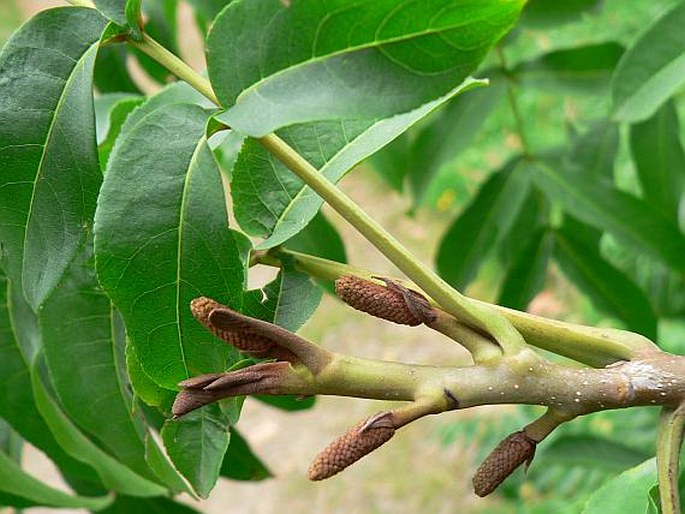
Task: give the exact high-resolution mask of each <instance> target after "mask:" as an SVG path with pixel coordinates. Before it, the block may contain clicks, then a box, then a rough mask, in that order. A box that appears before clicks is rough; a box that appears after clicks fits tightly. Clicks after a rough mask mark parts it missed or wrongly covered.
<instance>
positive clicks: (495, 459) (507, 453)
mask: <svg viewBox="0 0 685 514" xmlns="http://www.w3.org/2000/svg"><path fill="white" fill-rule="evenodd" d="M536 444H537V443H536V442H535V441H534V440H532V439H531V438H530V437H528V436H527V435H526V434H525V433H524V432H523V431H520V432H514V433H513V434H511V435H509V436H508V437H507V438H506V439H504V440H503V441H502V442H501V443H499V444H498V445H497V448H495V449H494V450H493V451H492V453H490V455H488V456H487V458H486V459H485V460H484V461H483V463H482V464H481V465H480V467H479V468H478V469H477V470H476V474H475V475H474V476H473V490H474V491H475V493H476V494H477V495H478V496H481V497H483V496H487V495H488V494H490V493H491V492H493V491H494V490H495V489H497V486H499V485H500V484H501V483H502V482H504V480H505V479H506V478H507V477H508V476H509V475H511V474H512V473H513V472H514V470H515V469H516V468H518V467H519V466H520V465H521V464H523V463H524V462H528V464H530V462H531V461H532V460H533V457H534V456H535V446H536Z"/></svg>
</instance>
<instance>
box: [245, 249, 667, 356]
mask: <svg viewBox="0 0 685 514" xmlns="http://www.w3.org/2000/svg"><path fill="white" fill-rule="evenodd" d="M279 254H284V255H288V256H289V257H292V258H293V259H294V261H295V265H296V266H297V267H298V268H299V269H300V270H302V271H304V272H305V273H307V274H310V275H312V276H315V277H318V278H323V279H326V280H336V279H338V278H340V277H341V276H343V275H354V276H358V277H361V278H365V279H370V278H371V277H373V276H375V275H377V273H375V274H374V273H373V272H371V271H368V270H364V269H360V268H356V267H353V266H348V265H347V264H341V263H339V262H334V261H329V260H327V259H322V258H321V257H314V256H311V255H307V254H304V253H300V252H294V251H292V250H286V249H278V250H275V251H274V250H272V251H271V252H268V253H257V254H255V255H254V259H255V263H256V262H259V263H261V264H266V265H268V266H276V267H280V266H281V262H280V261H279V259H278V255H279ZM406 285H407V287H410V288H411V287H412V284H406ZM471 301H473V302H476V303H479V304H482V305H483V306H485V307H488V308H491V309H497V310H498V311H499V312H500V313H501V314H502V315H503V316H505V317H506V318H507V319H508V320H509V322H510V323H512V325H513V326H514V327H515V328H516V330H517V331H518V332H519V333H521V334H522V335H523V337H524V338H525V340H526V342H527V343H528V344H530V345H532V346H535V347H537V348H542V349H543V350H547V351H550V352H553V353H556V354H558V355H563V356H564V357H568V358H570V359H573V360H576V361H578V362H582V363H585V364H589V365H590V366H595V367H603V366H606V365H608V364H612V363H614V362H617V361H620V360H631V359H634V358H637V357H641V356H646V355H649V354H653V353H655V352H658V351H659V348H658V347H657V346H656V345H655V344H654V343H653V342H651V341H650V340H649V339H647V338H646V337H644V336H641V335H640V334H636V333H633V332H628V331H625V330H617V329H612V328H596V327H588V326H584V325H576V324H574V323H566V322H563V321H557V320H551V319H548V318H543V317H541V316H535V315H533V314H529V313H527V312H521V311H516V310H513V309H507V308H506V307H500V306H498V305H491V304H487V303H485V302H480V301H479V300H471Z"/></svg>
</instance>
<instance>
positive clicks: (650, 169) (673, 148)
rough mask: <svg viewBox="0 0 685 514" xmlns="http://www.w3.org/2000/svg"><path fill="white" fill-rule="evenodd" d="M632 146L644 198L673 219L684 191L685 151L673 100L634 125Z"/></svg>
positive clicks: (675, 218)
mask: <svg viewBox="0 0 685 514" xmlns="http://www.w3.org/2000/svg"><path fill="white" fill-rule="evenodd" d="M630 150H631V153H632V155H633V161H634V162H635V167H636V168H637V174H638V177H639V178H640V185H641V186H642V191H643V193H644V198H645V200H647V201H648V202H649V203H650V204H651V205H652V206H653V207H655V208H657V209H659V210H660V211H661V212H663V213H664V214H665V215H666V216H667V217H668V218H670V219H671V220H673V221H677V220H678V211H679V207H680V204H681V202H682V200H683V193H684V192H685V189H684V187H685V151H683V146H682V143H681V141H680V123H679V120H678V113H677V111H676V109H675V106H674V104H673V102H667V103H665V104H664V105H663V106H662V107H661V108H660V109H659V110H658V111H657V112H656V113H655V114H654V116H652V117H651V118H649V119H648V120H645V121H643V122H642V123H638V124H636V125H631V127H630Z"/></svg>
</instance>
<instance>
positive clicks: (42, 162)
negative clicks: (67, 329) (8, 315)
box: [21, 41, 99, 295]
mask: <svg viewBox="0 0 685 514" xmlns="http://www.w3.org/2000/svg"><path fill="white" fill-rule="evenodd" d="M98 46H99V41H95V42H94V43H92V44H91V45H90V46H89V47H88V49H87V50H86V51H85V52H83V54H82V55H81V57H80V58H79V59H78V60H77V61H74V62H75V64H74V67H73V68H72V70H71V72H70V73H69V77H68V78H67V80H66V81H65V82H64V87H63V88H62V92H61V93H60V96H59V99H58V101H57V105H56V106H55V110H54V111H53V115H52V119H51V120H50V125H49V126H48V131H47V134H46V136H45V143H44V144H43V151H42V152H41V156H40V160H39V161H38V166H37V168H36V176H35V178H34V179H33V187H32V188H31V200H30V202H29V208H28V211H27V213H26V222H25V225H24V237H23V238H22V259H21V279H22V280H21V281H22V282H23V278H24V273H25V270H26V260H27V259H26V257H27V255H26V241H27V239H28V232H29V226H30V225H31V223H30V221H31V219H32V217H33V213H34V211H33V209H34V202H35V198H36V190H37V189H38V180H39V179H40V177H41V176H43V172H44V166H45V160H46V155H47V149H48V147H49V146H50V143H51V140H52V137H53V131H54V129H55V125H56V120H57V119H58V118H59V115H60V113H61V110H62V108H63V107H64V102H65V98H66V97H67V91H68V90H69V88H70V86H71V85H72V84H73V81H74V80H75V77H76V75H77V70H79V69H80V68H81V67H82V66H83V65H84V62H85V60H86V59H87V58H88V57H90V53H91V52H92V51H93V49H97V48H98ZM23 289H24V288H23V284H22V290H23ZM22 294H24V295H25V292H24V291H22Z"/></svg>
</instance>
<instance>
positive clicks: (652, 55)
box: [611, 2, 685, 122]
mask: <svg viewBox="0 0 685 514" xmlns="http://www.w3.org/2000/svg"><path fill="white" fill-rule="evenodd" d="M683 26H685V3H682V2H679V3H677V4H676V6H675V7H674V8H673V9H672V10H671V11H669V12H668V13H666V14H665V15H664V16H663V17H661V18H660V19H658V20H657V21H656V22H655V23H653V24H652V25H651V26H649V27H648V28H647V29H646V30H645V31H644V32H643V33H642V34H640V35H639V36H638V38H637V40H636V41H635V43H634V44H633V46H632V47H631V48H629V49H628V51H627V52H626V53H625V54H624V55H623V58H622V59H621V62H620V63H619V64H618V67H617V68H616V72H615V73H614V77H613V80H612V84H611V96H612V100H613V110H614V117H615V118H616V119H618V120H620V121H629V122H636V121H642V120H645V119H647V118H649V117H650V116H652V115H653V114H654V112H655V111H656V110H657V109H658V108H659V106H660V105H661V104H663V103H664V102H665V101H666V100H667V99H668V98H669V97H670V96H671V95H672V94H673V93H674V92H675V91H676V90H677V89H678V88H679V87H680V86H681V85H683V83H685V38H683Z"/></svg>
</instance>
